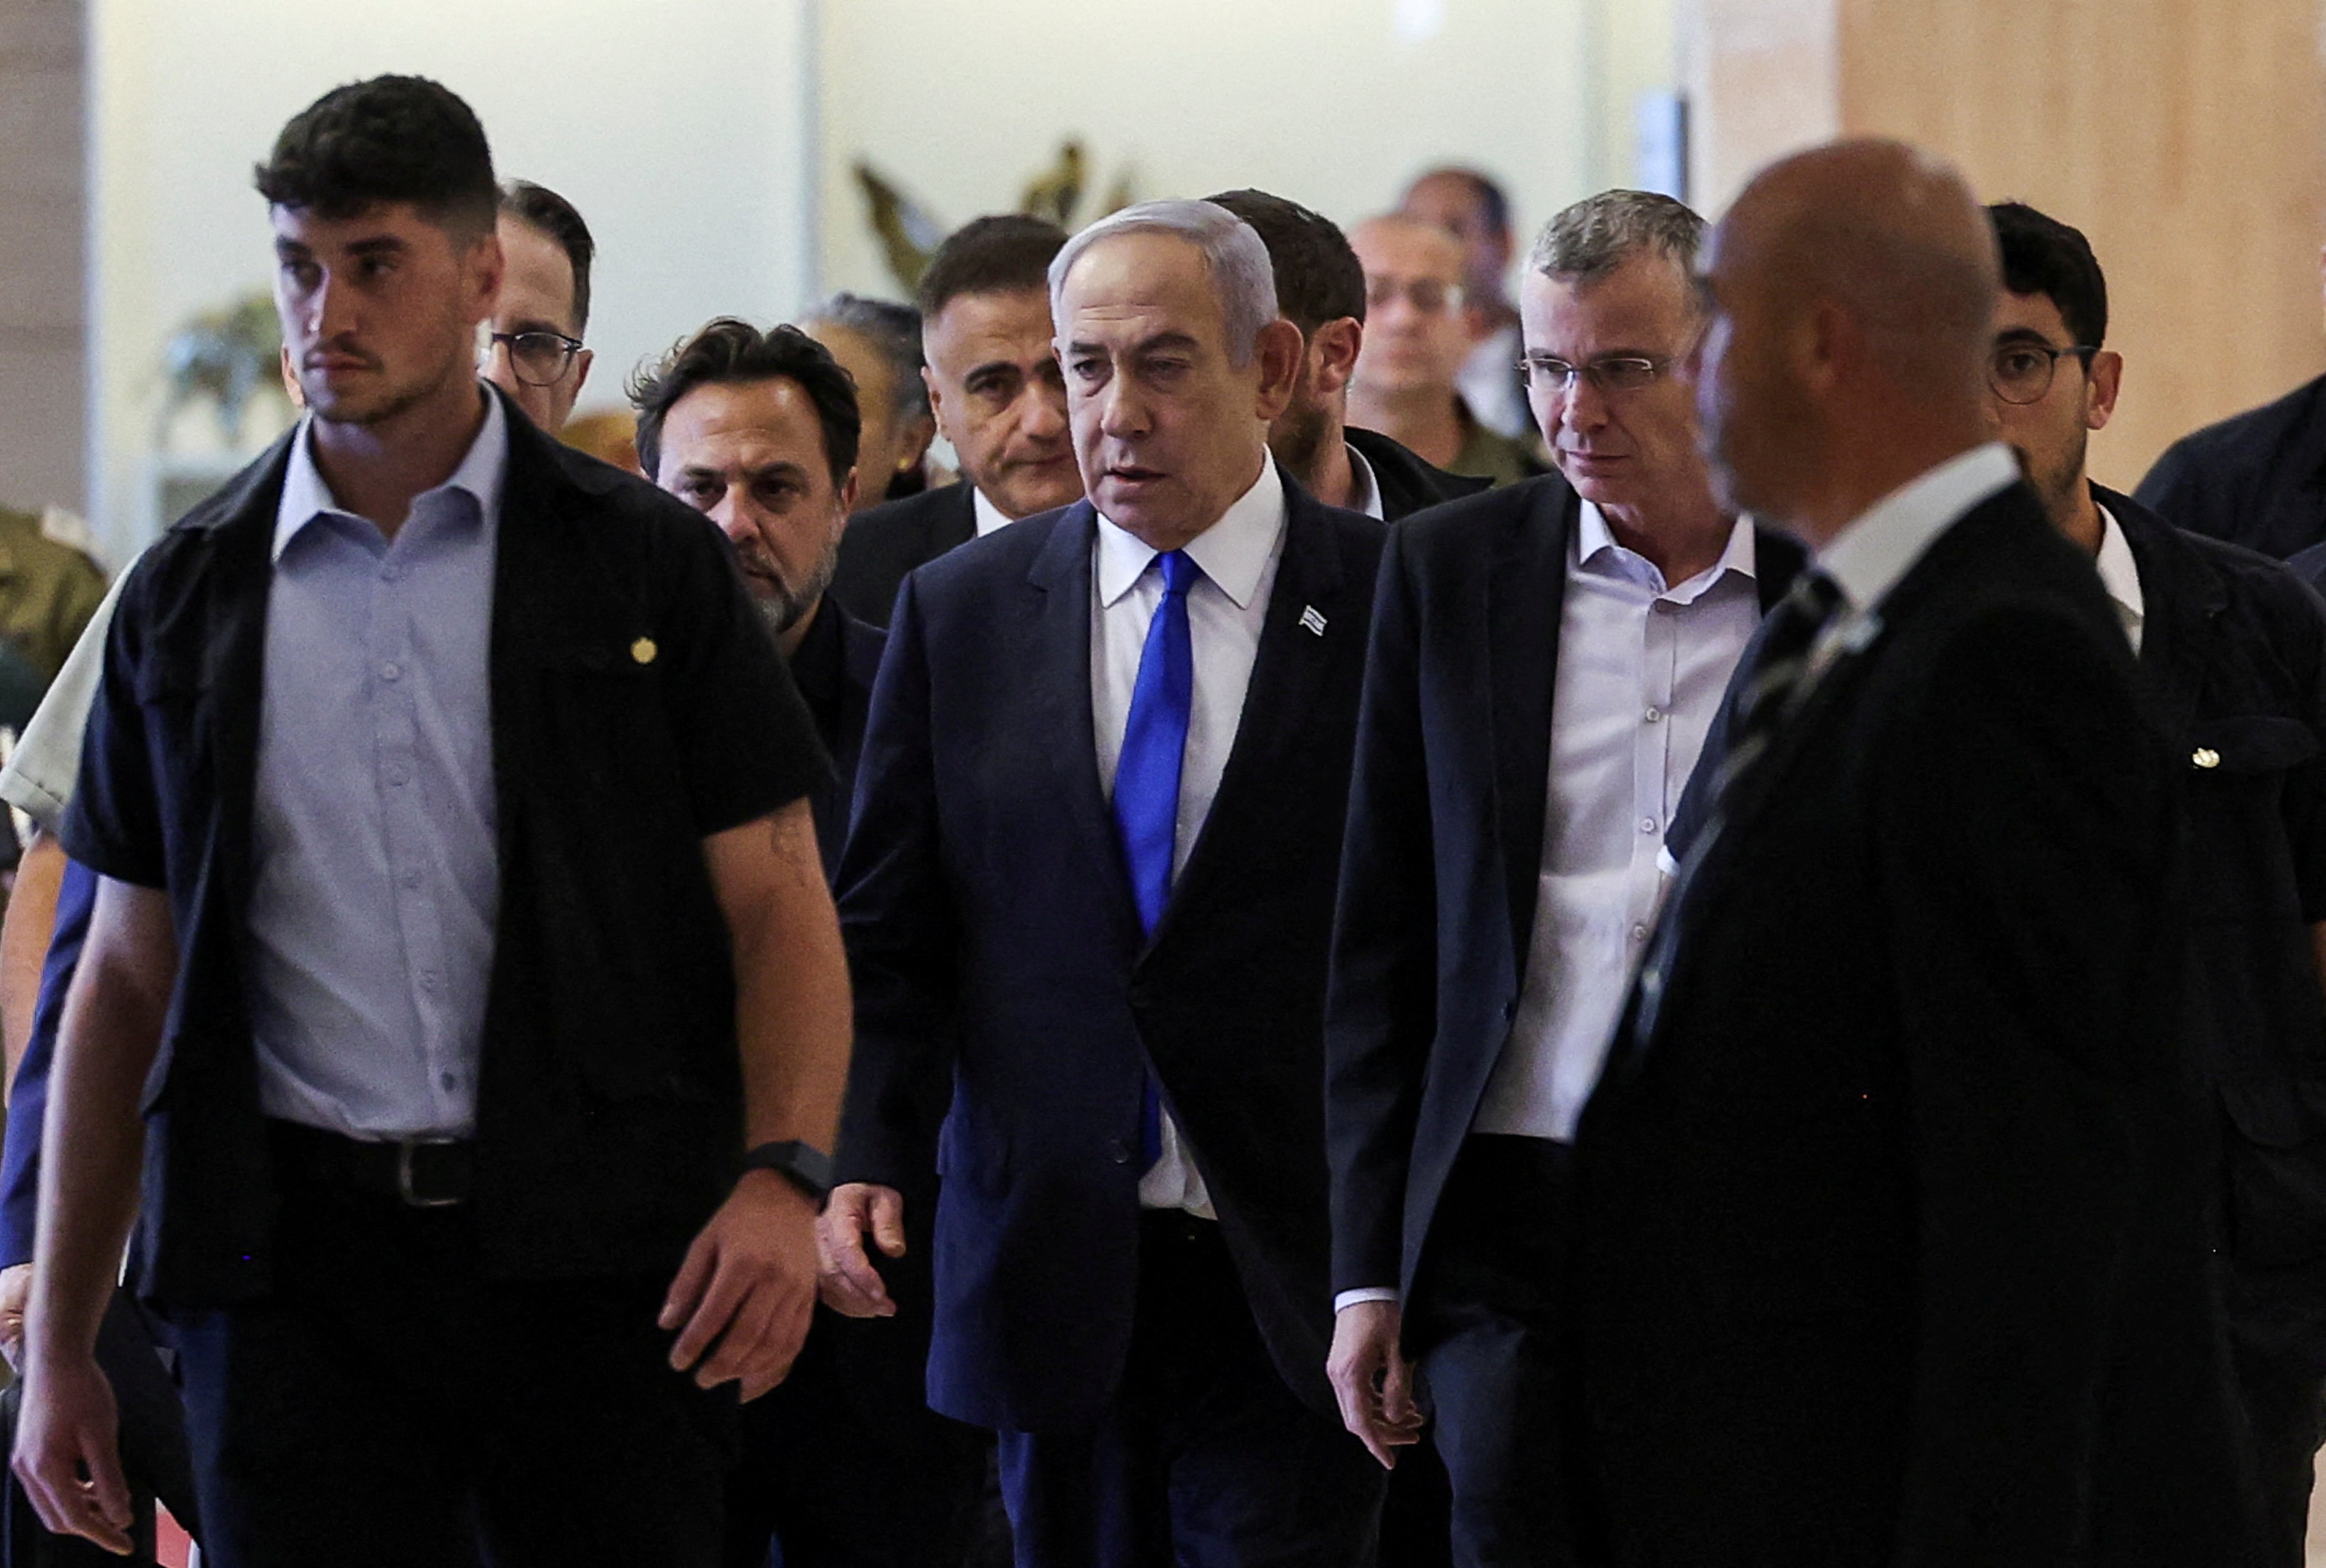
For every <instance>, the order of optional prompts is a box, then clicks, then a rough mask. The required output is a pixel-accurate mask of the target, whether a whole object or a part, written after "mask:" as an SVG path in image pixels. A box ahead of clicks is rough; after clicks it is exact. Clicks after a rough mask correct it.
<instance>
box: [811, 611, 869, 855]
mask: <svg viewBox="0 0 2326 1568" xmlns="http://www.w3.org/2000/svg"><path fill="white" fill-rule="evenodd" d="M888 640H889V638H888V634H887V633H885V632H883V631H881V630H880V628H879V627H878V626H866V625H865V624H864V623H863V622H862V621H861V620H858V619H857V618H856V617H854V616H852V615H850V614H849V613H848V611H847V610H846V608H843V607H842V606H841V605H839V604H838V603H835V602H834V601H833V600H832V599H831V598H825V600H824V602H823V607H822V608H819V609H818V610H817V611H816V617H815V619H814V622H812V623H811V624H810V625H809V626H808V629H807V636H804V637H802V638H801V639H800V645H799V648H798V649H797V651H796V652H795V653H794V654H792V660H791V669H792V679H793V680H794V681H795V682H797V684H798V686H799V691H800V696H801V697H802V698H803V699H805V700H806V702H807V707H808V712H809V713H810V714H812V715H814V719H815V733H816V738H818V739H820V740H822V741H823V749H824V753H825V755H827V756H830V757H831V758H832V772H831V773H830V774H829V775H827V776H826V777H824V778H823V779H822V780H820V781H819V782H818V783H817V784H816V787H815V788H814V789H813V790H810V791H809V792H808V797H807V800H808V807H809V809H810V810H811V811H812V812H814V814H815V843H816V849H818V851H819V852H821V854H822V855H823V869H824V875H825V876H826V877H829V878H831V879H832V880H833V882H835V883H837V881H838V880H839V877H840V851H841V849H842V846H843V845H845V844H846V843H847V841H848V808H849V806H850V803H851V802H853V801H854V800H855V798H856V765H857V763H858V761H859V760H860V759H861V757H862V756H863V753H864V720H865V718H866V716H867V715H868V714H869V713H870V711H871V708H872V681H873V678H874V677H875V676H877V675H878V674H879V673H880V650H881V648H882V647H883V646H885V645H887V643H888Z"/></svg>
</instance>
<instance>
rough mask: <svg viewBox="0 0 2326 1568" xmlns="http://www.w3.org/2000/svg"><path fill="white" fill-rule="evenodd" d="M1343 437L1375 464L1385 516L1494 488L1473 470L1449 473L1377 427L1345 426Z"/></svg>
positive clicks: (1389, 519) (1394, 518)
mask: <svg viewBox="0 0 2326 1568" xmlns="http://www.w3.org/2000/svg"><path fill="white" fill-rule="evenodd" d="M1341 436H1342V439H1343V440H1344V441H1347V442H1348V443H1349V445H1350V446H1352V447H1354V448H1355V449H1356V450H1358V451H1360V452H1362V453H1363V454H1364V459H1365V461H1366V462H1368V463H1370V464H1372V470H1373V483H1374V484H1375V485H1377V486H1379V487H1381V500H1382V519H1383V520H1384V521H1386V522H1390V523H1394V522H1396V521H1397V520H1398V519H1399V518H1400V517H1404V516H1406V515H1409V514H1411V513H1414V512H1419V511H1421V510H1423V509H1424V508H1425V507H1429V506H1437V505H1438V504H1439V503H1440V502H1444V501H1455V500H1459V499H1460V498H1461V497H1463V496H1475V495H1477V494H1478V493H1479V492H1480V491H1482V490H1487V489H1491V488H1492V487H1493V483H1494V481H1493V480H1492V479H1482V478H1476V477H1475V476H1473V475H1470V474H1449V473H1447V471H1446V470H1445V469H1437V468H1432V467H1431V466H1430V465H1429V464H1428V463H1425V462H1423V461H1422V460H1421V459H1419V458H1418V457H1416V456H1414V455H1413V451H1412V450H1411V449H1410V448H1408V447H1405V446H1403V445H1400V443H1399V442H1397V441H1391V439H1390V438H1389V437H1387V436H1385V435H1383V434H1382V433H1381V431H1375V430H1361V429H1359V428H1358V427H1356V426H1355V425H1349V426H1346V427H1344V429H1343V430H1342V431H1341Z"/></svg>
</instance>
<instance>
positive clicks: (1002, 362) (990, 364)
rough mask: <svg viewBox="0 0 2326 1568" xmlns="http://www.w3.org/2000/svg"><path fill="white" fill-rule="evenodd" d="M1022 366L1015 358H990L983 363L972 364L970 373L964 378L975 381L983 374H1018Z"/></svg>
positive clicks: (964, 379)
mask: <svg viewBox="0 0 2326 1568" xmlns="http://www.w3.org/2000/svg"><path fill="white" fill-rule="evenodd" d="M1020 368H1021V367H1020V366H1019V363H1018V362H1017V361H1016V360H1015V359H988V360H986V361H985V362H984V363H983V364H982V365H972V366H970V367H969V371H968V373H967V374H966V375H964V376H963V377H962V379H963V381H974V380H976V379H977V378H978V377H979V376H1000V375H1004V374H1009V375H1016V374H1018V373H1019V370H1020Z"/></svg>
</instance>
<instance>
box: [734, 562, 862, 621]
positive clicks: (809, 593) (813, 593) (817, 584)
mask: <svg viewBox="0 0 2326 1568" xmlns="http://www.w3.org/2000/svg"><path fill="white" fill-rule="evenodd" d="M839 567H840V552H839V551H837V550H829V551H826V552H824V557H823V560H822V561H817V562H816V566H815V574H814V576H813V577H811V578H809V579H808V580H807V581H805V582H804V583H802V584H801V585H800V586H799V587H797V588H795V589H794V588H785V589H777V591H776V592H775V593H774V594H773V595H771V596H770V597H768V598H758V596H757V595H754V596H753V597H752V599H751V602H752V603H753V604H754V605H757V606H758V610H759V618H760V620H762V621H764V622H765V623H766V624H767V627H768V636H771V637H780V636H783V635H784V634H785V633H786V632H787V631H790V630H791V629H792V628H793V627H794V626H797V625H799V624H800V622H801V620H803V619H804V618H805V617H806V615H807V612H808V611H810V610H811V609H814V608H815V605H816V601H817V600H819V599H821V598H823V594H824V590H825V589H828V588H830V587H831V586H832V579H833V573H834V572H835V571H838V570H839Z"/></svg>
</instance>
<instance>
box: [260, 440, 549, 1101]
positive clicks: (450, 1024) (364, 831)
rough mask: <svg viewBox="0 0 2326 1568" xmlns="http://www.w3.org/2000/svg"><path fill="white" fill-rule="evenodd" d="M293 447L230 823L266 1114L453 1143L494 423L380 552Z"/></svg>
mask: <svg viewBox="0 0 2326 1568" xmlns="http://www.w3.org/2000/svg"><path fill="white" fill-rule="evenodd" d="M309 435H310V430H309V426H307V425H302V427H301V428H300V431H299V434H298V438H297V440H296V441H293V444H292V448H291V459H290V466H289V469H288V470H287V472H286V473H285V475H284V484H283V502H282V506H281V509H280V510H279V511H278V512H277V514H276V517H275V524H274V584H273V588H272V590H271V593H270V597H269V599H268V603H267V611H266V654H265V677H264V683H263V693H264V695H263V700H262V702H261V705H260V710H259V731H258V777H257V796H256V810H255V813H254V821H253V823H252V828H253V834H252V849H253V859H254V867H253V870H254V878H253V882H252V886H251V897H250V914H249V920H250V936H251V965H250V993H251V995H250V1002H251V1025H252V1030H253V1034H254V1035H255V1036H256V1044H257V1050H258V1074H259V1094H260V1099H261V1103H262V1104H263V1105H264V1106H265V1110H266V1114H267V1115H269V1116H274V1117H281V1118H286V1119H288V1120H291V1121H296V1122H303V1123H305V1124H306V1125H308V1126H310V1127H325V1128H329V1129H330V1130H331V1131H334V1132H340V1133H345V1134H348V1135H350V1136H352V1137H370V1138H388V1137H411V1136H414V1135H422V1134H428V1135H442V1136H447V1137H465V1136H468V1135H469V1134H470V1133H472V1132H473V1131H474V1130H475V1127H476V1081H477V1056H478V1049H479V1041H480V1036H481V1035H482V1033H483V1029H484V1016H485V992H486V987H487V984H488V979H489V976H490V972H491V968H492V958H493V932H494V922H495V917H496V914H497V913H498V904H499V899H500V866H499V859H498V849H497V843H496V840H495V836H494V806H493V755H492V725H491V703H490V682H489V674H490V670H489V656H488V655H489V648H490V641H491V630H492V604H493V558H494V551H495V546H496V543H497V540H498V533H499V520H500V507H501V485H502V478H503V475H504V472H505V470H506V469H507V461H508V426H507V415H506V413H504V412H503V410H502V406H501V402H500V399H498V397H494V396H491V395H489V394H487V395H486V397H485V423H484V428H483V430H481V431H479V433H478V436H477V439H476V441H475V443H474V444H473V445H472V446H470V449H469V452H468V455H467V456H466V457H465V458H464V459H461V466H460V467H459V468H458V469H455V470H454V471H453V474H452V477H451V478H449V479H447V480H446V481H445V482H444V483H443V484H442V485H439V486H437V487H435V488H434V489H433V490H428V491H425V492H423V493H422V494H421V495H420V496H417V497H415V498H414V501H413V503H412V510H411V514H410V515H408V516H407V517H406V518H405V523H404V526H403V527H402V528H400V529H398V530H397V531H396V534H395V539H394V540H393V541H390V540H389V539H387V538H386V537H385V536H383V535H382V533H380V531H379V529H378V528H377V526H375V525H374V524H372V523H370V522H368V520H366V519H364V518H361V517H358V516H356V515H352V514H350V513H349V512H347V511H344V510H342V509H341V508H340V506H339V504H338V502H337V501H336V499H334V497H333V496H332V495H331V493H330V487H328V486H327V485H326V484H325V483H324V482H323V478H322V475H321V473H319V472H318V471H317V469H316V468H315V465H314V460H313V459H312V456H311V455H310V454H309V451H308V440H309Z"/></svg>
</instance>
